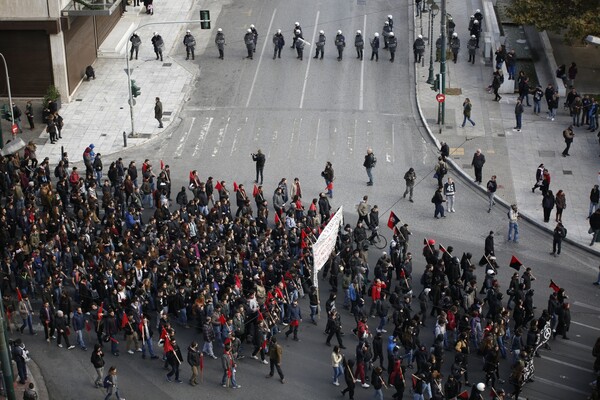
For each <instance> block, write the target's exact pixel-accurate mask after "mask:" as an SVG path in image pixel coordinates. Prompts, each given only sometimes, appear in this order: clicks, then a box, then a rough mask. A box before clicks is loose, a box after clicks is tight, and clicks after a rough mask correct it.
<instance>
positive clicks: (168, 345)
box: [163, 337, 175, 354]
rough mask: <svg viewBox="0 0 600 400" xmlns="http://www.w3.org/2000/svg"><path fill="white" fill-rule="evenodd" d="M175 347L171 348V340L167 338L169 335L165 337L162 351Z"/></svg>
mask: <svg viewBox="0 0 600 400" xmlns="http://www.w3.org/2000/svg"><path fill="white" fill-rule="evenodd" d="M174 350H175V349H174V348H173V345H172V344H171V341H170V340H169V337H166V338H165V344H163V351H164V352H165V354H167V353H169V352H171V351H174Z"/></svg>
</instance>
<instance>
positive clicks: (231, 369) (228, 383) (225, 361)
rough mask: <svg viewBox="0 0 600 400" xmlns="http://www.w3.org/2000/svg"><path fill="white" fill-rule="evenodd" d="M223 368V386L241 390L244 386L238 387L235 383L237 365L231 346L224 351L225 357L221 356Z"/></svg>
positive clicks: (227, 346)
mask: <svg viewBox="0 0 600 400" xmlns="http://www.w3.org/2000/svg"><path fill="white" fill-rule="evenodd" d="M221 366H222V367H223V379H221V386H223V387H224V388H227V387H232V388H234V389H239V388H241V387H242V386H241V385H238V384H237V382H236V381H235V372H236V369H235V367H236V366H237V365H236V364H235V360H234V359H233V355H232V354H231V347H230V346H229V345H226V346H225V348H224V350H223V355H222V356H221Z"/></svg>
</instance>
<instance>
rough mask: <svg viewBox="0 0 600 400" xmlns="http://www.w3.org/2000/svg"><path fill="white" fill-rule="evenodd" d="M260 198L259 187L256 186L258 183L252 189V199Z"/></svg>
mask: <svg viewBox="0 0 600 400" xmlns="http://www.w3.org/2000/svg"><path fill="white" fill-rule="evenodd" d="M256 196H258V186H256V183H255V184H254V187H253V188H252V197H256Z"/></svg>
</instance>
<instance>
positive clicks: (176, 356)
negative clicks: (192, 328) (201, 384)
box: [167, 339, 183, 383]
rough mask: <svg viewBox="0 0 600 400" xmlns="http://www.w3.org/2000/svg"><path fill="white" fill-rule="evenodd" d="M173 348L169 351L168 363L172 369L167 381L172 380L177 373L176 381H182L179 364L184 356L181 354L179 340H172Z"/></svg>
mask: <svg viewBox="0 0 600 400" xmlns="http://www.w3.org/2000/svg"><path fill="white" fill-rule="evenodd" d="M171 345H172V346H173V350H172V351H169V352H168V353H167V363H168V364H169V365H170V366H171V370H170V371H169V373H168V374H167V381H169V382H172V380H171V377H172V376H173V375H175V382H177V383H181V380H180V379H179V365H180V364H181V360H182V359H183V357H182V356H181V349H180V348H179V346H178V345H177V340H175V339H173V340H171Z"/></svg>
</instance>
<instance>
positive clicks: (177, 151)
mask: <svg viewBox="0 0 600 400" xmlns="http://www.w3.org/2000/svg"><path fill="white" fill-rule="evenodd" d="M194 122H196V117H192V123H191V124H190V128H189V129H188V130H187V132H186V133H184V134H183V136H182V137H181V139H179V145H178V146H177V149H175V154H173V158H179V157H181V155H182V154H183V149H184V148H185V141H186V140H187V138H188V136H189V135H190V132H191V131H192V126H194Z"/></svg>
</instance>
